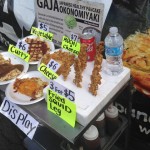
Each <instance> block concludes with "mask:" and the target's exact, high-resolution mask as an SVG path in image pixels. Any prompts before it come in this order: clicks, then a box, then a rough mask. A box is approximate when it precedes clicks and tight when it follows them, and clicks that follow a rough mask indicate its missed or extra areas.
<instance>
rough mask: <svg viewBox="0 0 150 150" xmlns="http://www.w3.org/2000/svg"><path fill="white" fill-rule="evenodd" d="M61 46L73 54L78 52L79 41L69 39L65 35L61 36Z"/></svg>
mask: <svg viewBox="0 0 150 150" xmlns="http://www.w3.org/2000/svg"><path fill="white" fill-rule="evenodd" d="M61 48H64V49H66V50H68V51H70V52H72V53H74V54H75V55H78V54H79V52H80V43H78V42H76V41H74V40H71V39H70V38H68V37H67V36H63V39H62V44H61Z"/></svg>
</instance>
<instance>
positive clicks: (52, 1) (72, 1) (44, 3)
mask: <svg viewBox="0 0 150 150" xmlns="http://www.w3.org/2000/svg"><path fill="white" fill-rule="evenodd" d="M108 3H109V6H110V4H111V3H112V0H109V2H108V0H107V4H108ZM104 5H105V4H104V3H103V2H101V3H100V2H89V1H78V0H69V1H68V0H37V1H36V10H37V11H36V12H37V15H36V16H37V23H38V22H43V23H45V24H47V25H49V32H51V33H53V34H54V38H53V42H54V44H55V45H58V46H60V45H61V41H62V37H63V36H68V37H70V35H71V33H74V34H77V35H78V37H79V38H80V36H81V35H82V34H83V33H84V32H92V33H93V34H94V35H95V37H96V42H97V43H98V42H99V41H100V38H101V31H102V26H103V22H104V20H103V16H106V14H105V15H104V12H105V13H108V11H107V12H106V11H104ZM78 40H79V39H78Z"/></svg>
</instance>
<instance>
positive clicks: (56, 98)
mask: <svg viewBox="0 0 150 150" xmlns="http://www.w3.org/2000/svg"><path fill="white" fill-rule="evenodd" d="M47 109H48V110H49V111H51V112H52V113H54V114H56V115H57V116H59V117H60V118H62V119H63V120H65V121H66V122H67V123H68V124H70V125H71V126H72V127H74V126H75V122H76V105H75V104H74V103H73V102H71V101H70V100H68V99H66V98H65V97H63V96H62V95H59V94H58V93H56V92H54V91H52V90H51V89H48V91H47Z"/></svg>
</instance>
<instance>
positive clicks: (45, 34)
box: [31, 27, 53, 41]
mask: <svg viewBox="0 0 150 150" xmlns="http://www.w3.org/2000/svg"><path fill="white" fill-rule="evenodd" d="M31 34H33V35H36V36H39V37H42V38H44V39H46V40H49V41H52V39H53V34H52V33H49V32H46V31H44V30H41V29H38V28H36V27H32V29H31Z"/></svg>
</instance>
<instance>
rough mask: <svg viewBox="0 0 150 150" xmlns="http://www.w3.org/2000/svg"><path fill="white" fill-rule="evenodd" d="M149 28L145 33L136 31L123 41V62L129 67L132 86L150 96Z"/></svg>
mask: <svg viewBox="0 0 150 150" xmlns="http://www.w3.org/2000/svg"><path fill="white" fill-rule="evenodd" d="M149 43H150V30H148V32H147V33H140V32H136V33H135V34H133V35H130V36H129V37H128V38H127V39H126V40H125V41H124V45H125V50H124V54H123V63H124V65H125V66H126V67H128V68H130V69H131V74H132V76H133V79H134V86H135V88H136V89H137V90H139V91H140V92H142V93H144V94H146V95H148V96H150V44H149Z"/></svg>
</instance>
